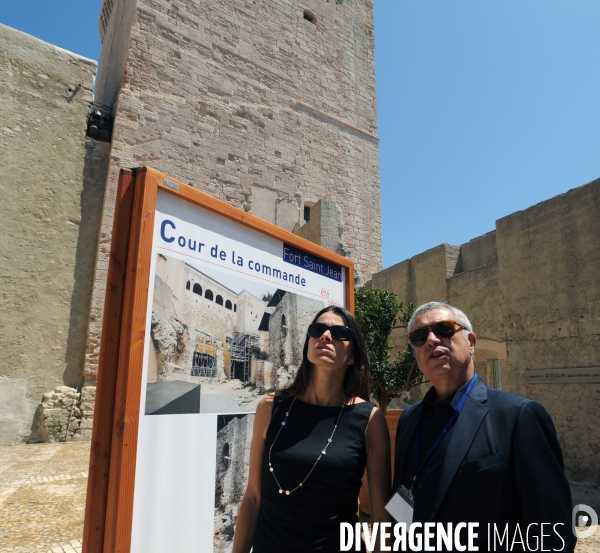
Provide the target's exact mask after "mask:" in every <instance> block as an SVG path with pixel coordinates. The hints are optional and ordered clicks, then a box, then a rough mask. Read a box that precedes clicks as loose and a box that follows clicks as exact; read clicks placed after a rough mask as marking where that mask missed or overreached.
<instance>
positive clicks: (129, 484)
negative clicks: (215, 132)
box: [83, 167, 354, 553]
mask: <svg viewBox="0 0 600 553" xmlns="http://www.w3.org/2000/svg"><path fill="white" fill-rule="evenodd" d="M159 190H161V191H164V192H166V193H168V194H171V195H174V196H176V197H178V198H181V199H183V200H185V201H187V202H190V203H191V204H194V205H196V206H200V207H202V208H204V209H207V210H210V211H212V212H214V213H217V214H219V215H221V216H223V217H225V218H227V219H229V220H231V221H234V222H236V223H240V224H242V225H245V226H247V227H250V228H252V229H254V230H256V231H259V232H261V233H263V234H264V235H266V236H270V237H273V238H276V239H277V240H279V241H283V242H285V243H287V244H289V245H291V246H294V247H296V248H298V249H300V250H303V251H305V252H307V253H310V254H312V255H315V256H318V257H320V258H323V259H326V260H328V261H331V262H332V263H335V264H337V265H339V266H341V267H342V270H343V271H344V277H345V286H346V289H345V301H346V307H347V309H348V310H349V311H351V312H354V290H353V288H354V286H353V285H354V265H353V263H352V261H350V260H349V259H347V258H345V257H342V256H340V255H337V254H335V253H333V252H331V251H329V250H326V249H325V248H322V247H321V246H318V245H316V244H313V243H312V242H309V241H308V240H305V239H303V238H300V237H299V236H296V235H294V234H292V233H290V232H287V231H285V230H283V229H281V228H280V227H277V226H275V225H272V224H270V223H268V222H266V221H264V220H262V219H259V218H258V217H256V216H254V215H251V214H250V213H246V212H245V211H242V210H240V209H238V208H235V207H233V206H231V205H229V204H228V203H226V202H223V201H221V200H218V199H216V198H214V197H212V196H209V195H208V194H206V193H204V192H201V191H199V190H197V189H195V188H193V187H191V186H188V185H186V184H184V183H182V182H179V181H177V180H175V179H172V178H170V177H168V176H166V175H164V174H162V173H159V172H157V171H155V170H153V169H150V168H148V167H142V168H139V169H133V170H129V169H123V170H121V172H120V175H119V184H118V191H117V198H116V204H115V213H114V224H113V234H112V243H111V253H110V263H109V268H108V275H107V287H106V298H105V304H104V319H103V325H102V342H101V348H100V359H99V366H98V378H97V383H96V404H95V411H94V426H93V430H92V447H91V456H90V470H89V481H88V492H87V502H86V510H85V524H84V536H83V551H84V553H114V552H128V551H130V547H131V537H132V523H133V507H134V506H133V498H134V486H135V473H136V456H137V442H138V425H139V415H140V413H139V411H140V399H141V396H140V394H141V378H142V371H143V356H144V348H145V336H146V325H147V320H146V318H147V308H148V301H150V298H149V297H148V293H149V283H150V278H151V274H150V270H151V269H150V268H151V257H152V247H153V237H154V223H155V211H156V201H157V195H158V191H159Z"/></svg>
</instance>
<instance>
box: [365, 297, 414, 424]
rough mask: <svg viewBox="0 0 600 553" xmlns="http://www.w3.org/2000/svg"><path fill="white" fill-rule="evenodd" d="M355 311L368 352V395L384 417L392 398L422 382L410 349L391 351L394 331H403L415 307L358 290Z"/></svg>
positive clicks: (393, 298)
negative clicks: (377, 405)
mask: <svg viewBox="0 0 600 553" xmlns="http://www.w3.org/2000/svg"><path fill="white" fill-rule="evenodd" d="M355 309H356V318H357V320H358V322H359V323H360V325H361V327H362V329H363V332H364V335H365V340H366V342H367V348H368V350H369V364H370V384H371V393H372V395H373V396H374V397H375V399H377V400H378V401H379V408H380V409H381V411H382V412H383V413H384V414H385V412H386V411H387V406H388V403H389V400H390V399H391V398H392V397H394V396H395V395H397V394H399V393H400V392H407V391H409V390H410V389H411V388H412V387H413V386H414V385H416V384H420V383H421V382H422V381H423V373H422V372H421V371H420V369H419V367H418V366H417V362H416V360H415V356H414V354H413V350H412V347H411V346H410V345H409V344H408V342H406V343H405V344H404V345H403V347H400V348H398V347H396V348H394V347H393V346H392V339H391V334H392V330H393V329H394V328H406V326H407V325H408V321H409V320H410V317H411V316H412V314H413V312H414V310H415V307H414V305H413V304H412V303H408V304H405V303H404V302H401V301H399V300H398V297H397V296H396V294H392V293H391V292H388V291H386V290H357V291H356V292H355ZM393 349H395V352H394V353H395V354H394V359H391V356H392V350H393Z"/></svg>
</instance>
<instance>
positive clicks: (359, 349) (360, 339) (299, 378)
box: [278, 305, 369, 401]
mask: <svg viewBox="0 0 600 553" xmlns="http://www.w3.org/2000/svg"><path fill="white" fill-rule="evenodd" d="M323 313H335V314H336V315H339V316H340V317H341V318H342V319H343V320H344V322H345V324H346V326H347V327H349V328H351V329H352V330H353V331H354V336H353V337H352V355H353V357H354V363H353V364H352V365H348V369H347V371H346V378H345V379H344V395H345V398H346V400H348V399H352V398H355V397H360V398H362V399H364V400H365V401H369V356H368V355H367V346H366V344H365V338H364V336H363V332H362V329H361V328H360V325H359V324H358V321H357V320H356V319H355V318H354V315H352V313H350V312H349V311H348V310H346V309H344V308H343V307H337V306H335V305H330V306H329V307H325V308H324V309H321V311H319V312H318V313H317V314H316V315H315V318H314V319H313V321H312V322H313V323H315V322H317V320H318V319H319V317H320V316H321V315H323ZM308 340H309V336H308V334H307V335H306V340H305V341H304V349H303V350H302V363H301V364H300V368H299V369H298V372H297V374H296V378H295V379H294V382H292V384H291V385H290V386H289V387H288V388H287V389H286V390H284V394H283V397H289V396H290V395H291V396H294V397H298V396H300V395H302V394H303V393H304V392H305V391H306V389H307V388H308V383H309V382H310V377H311V375H312V371H313V364H312V363H311V362H310V361H309V360H308ZM278 395H279V394H278ZM280 397H281V396H280ZM282 399H283V398H282Z"/></svg>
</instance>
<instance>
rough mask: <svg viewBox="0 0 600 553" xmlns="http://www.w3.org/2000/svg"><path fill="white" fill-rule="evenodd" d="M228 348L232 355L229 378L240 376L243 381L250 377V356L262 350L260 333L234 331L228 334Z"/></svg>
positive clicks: (256, 354)
mask: <svg viewBox="0 0 600 553" xmlns="http://www.w3.org/2000/svg"><path fill="white" fill-rule="evenodd" d="M226 342H227V350H228V352H229V356H230V366H229V378H230V379H231V380H233V379H234V378H238V379H239V380H241V381H242V382H246V381H248V379H249V378H250V357H252V356H255V357H256V356H258V354H259V352H260V346H259V337H258V334H245V333H243V332H236V331H234V332H233V334H232V335H231V336H227V338H226Z"/></svg>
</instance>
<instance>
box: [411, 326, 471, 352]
mask: <svg viewBox="0 0 600 553" xmlns="http://www.w3.org/2000/svg"><path fill="white" fill-rule="evenodd" d="M461 328H464V326H463V325H459V324H458V323H457V322H455V321H440V322H439V323H433V324H432V325H427V326H422V327H421V328H415V329H414V330H411V331H410V332H409V333H408V341H409V342H410V343H411V344H412V345H413V346H415V347H416V348H420V347H421V346H423V345H425V342H427V338H428V337H429V333H430V332H433V333H434V334H435V335H436V336H437V337H438V338H451V337H452V336H454V335H455V334H456V333H457V332H458V331H459V330H460V329H461Z"/></svg>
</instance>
